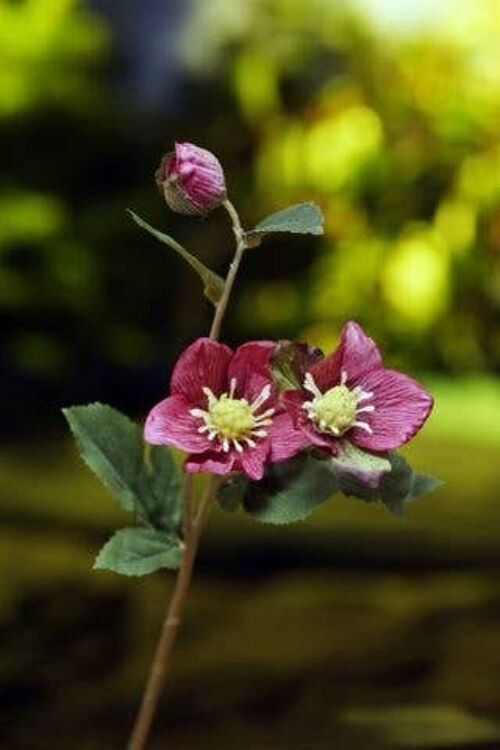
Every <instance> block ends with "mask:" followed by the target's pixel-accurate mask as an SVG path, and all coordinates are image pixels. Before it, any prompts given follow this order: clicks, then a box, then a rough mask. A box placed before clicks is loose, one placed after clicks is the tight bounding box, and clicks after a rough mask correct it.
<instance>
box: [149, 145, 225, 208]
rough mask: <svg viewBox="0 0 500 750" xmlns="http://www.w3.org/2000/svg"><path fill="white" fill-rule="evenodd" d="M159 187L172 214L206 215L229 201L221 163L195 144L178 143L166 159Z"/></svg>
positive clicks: (156, 176) (162, 163)
mask: <svg viewBox="0 0 500 750" xmlns="http://www.w3.org/2000/svg"><path fill="white" fill-rule="evenodd" d="M155 178H156V184H157V185H158V187H159V188H160V190H161V192H162V194H163V195H164V197H165V200H166V202H167V205H168V206H169V208H171V209H172V211H176V212H177V213H180V214H207V213H209V212H210V211H213V210H214V208H217V207H218V206H220V205H221V203H222V202H223V201H224V200H225V198H226V182H225V179H224V172H223V169H222V166H221V164H220V162H219V160H218V159H217V158H216V157H215V156H214V155H213V154H212V153H211V152H210V151H207V150H206V149H204V148H199V147H198V146H194V145H193V144H192V143H176V144H175V151H172V152H171V153H169V154H167V155H166V156H164V157H163V159H162V161H161V164H160V166H159V168H158V170H157V172H156V175H155Z"/></svg>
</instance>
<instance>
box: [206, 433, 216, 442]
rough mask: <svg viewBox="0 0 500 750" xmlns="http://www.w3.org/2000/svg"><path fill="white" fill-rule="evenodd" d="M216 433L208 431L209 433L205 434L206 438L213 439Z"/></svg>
mask: <svg viewBox="0 0 500 750" xmlns="http://www.w3.org/2000/svg"><path fill="white" fill-rule="evenodd" d="M216 435H217V433H216V432H210V433H209V434H208V435H207V438H208V440H213V439H214V437H215V436H216Z"/></svg>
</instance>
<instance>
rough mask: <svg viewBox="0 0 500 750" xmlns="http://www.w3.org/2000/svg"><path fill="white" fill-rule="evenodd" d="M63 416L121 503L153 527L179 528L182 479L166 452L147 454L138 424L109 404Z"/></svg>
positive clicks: (153, 449) (82, 451)
mask: <svg viewBox="0 0 500 750" xmlns="http://www.w3.org/2000/svg"><path fill="white" fill-rule="evenodd" d="M63 413H64V416H65V417H66V419H67V420H68V423H69V425H70V428H71V431H72V432H73V435H74V436H75V439H76V443H77V447H78V450H79V452H80V455H81V456H82V458H83V460H84V461H85V463H86V464H87V466H89V468H90V469H92V471H93V472H94V473H95V474H96V475H97V477H98V478H99V479H100V480H101V482H102V483H103V484H104V486H105V487H107V488H108V489H109V490H110V491H111V492H112V493H113V495H114V496H115V498H116V500H117V502H118V504H119V505H120V506H121V507H122V508H124V510H128V511H134V510H135V511H136V513H137V515H138V517H139V519H140V520H141V521H142V522H143V523H145V524H147V525H148V526H151V527H152V528H155V529H158V530H159V531H174V530H177V528H178V524H179V521H180V512H181V487H180V484H181V480H180V475H179V470H178V469H177V466H176V465H175V462H174V459H173V457H172V453H171V452H170V451H169V450H168V448H166V447H163V446H155V447H152V446H147V450H146V451H145V445H144V441H143V439H142V431H141V429H140V428H139V426H138V425H136V424H135V423H134V422H132V421H131V420H130V419H129V418H128V417H126V416H125V415H124V414H121V413H120V412H119V411H117V410H116V409H112V408H111V407H110V406H106V405H105V404H100V403H95V404H88V405H86V406H71V407H69V408H67V409H63Z"/></svg>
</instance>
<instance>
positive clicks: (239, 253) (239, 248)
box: [209, 200, 247, 339]
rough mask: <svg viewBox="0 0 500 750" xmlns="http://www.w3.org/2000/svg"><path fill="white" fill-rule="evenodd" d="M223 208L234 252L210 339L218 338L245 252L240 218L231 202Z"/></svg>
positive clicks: (216, 310) (245, 245) (226, 202)
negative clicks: (231, 225)
mask: <svg viewBox="0 0 500 750" xmlns="http://www.w3.org/2000/svg"><path fill="white" fill-rule="evenodd" d="M224 208H225V209H226V211H227V212H228V214H229V216H230V217H231V221H232V224H233V232H234V236H235V237H236V252H235V254H234V258H233V260H232V263H231V265H230V266H229V271H228V274H227V277H226V283H225V284H224V290H223V292H222V296H221V298H220V300H219V302H218V304H217V307H216V309H215V315H214V319H213V321H212V327H211V328H210V333H209V336H210V338H211V339H217V338H219V334H220V327H221V324H222V319H223V318H224V314H225V312H226V308H227V304H228V302H229V297H230V296H231V291H232V289H233V284H234V280H235V279H236V274H237V273H238V268H239V266H240V263H241V259H242V258H243V253H244V252H245V250H246V247H247V244H246V242H245V234H244V232H243V227H242V226H241V222H240V217H239V216H238V213H237V211H236V209H235V207H234V206H233V204H232V203H231V201H229V200H226V201H224Z"/></svg>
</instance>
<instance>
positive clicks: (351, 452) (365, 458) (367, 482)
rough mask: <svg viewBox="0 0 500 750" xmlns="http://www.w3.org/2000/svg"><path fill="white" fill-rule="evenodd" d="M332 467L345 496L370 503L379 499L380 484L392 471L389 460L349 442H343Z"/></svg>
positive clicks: (333, 459)
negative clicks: (351, 496) (352, 496)
mask: <svg viewBox="0 0 500 750" xmlns="http://www.w3.org/2000/svg"><path fill="white" fill-rule="evenodd" d="M331 466H332V469H333V471H334V472H335V474H336V477H337V481H338V485H339V490H340V491H341V492H343V493H344V495H347V496H350V495H354V496H355V497H359V498H362V499H363V500H368V501H370V500H376V499H377V497H378V487H379V485H380V482H381V480H382V478H383V476H384V474H386V473H387V472H390V471H391V463H390V461H389V460H388V459H387V458H384V457H383V456H376V455H374V454H373V453H367V452H366V451H362V450H361V449H360V448H358V447H357V446H355V445H353V444H352V443H349V441H347V440H342V441H341V443H340V446H339V451H338V453H337V455H336V456H333V457H332V459H331Z"/></svg>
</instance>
